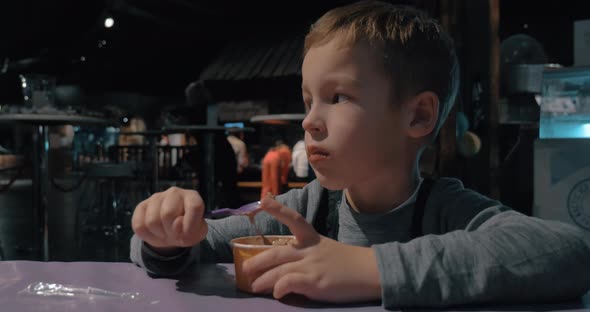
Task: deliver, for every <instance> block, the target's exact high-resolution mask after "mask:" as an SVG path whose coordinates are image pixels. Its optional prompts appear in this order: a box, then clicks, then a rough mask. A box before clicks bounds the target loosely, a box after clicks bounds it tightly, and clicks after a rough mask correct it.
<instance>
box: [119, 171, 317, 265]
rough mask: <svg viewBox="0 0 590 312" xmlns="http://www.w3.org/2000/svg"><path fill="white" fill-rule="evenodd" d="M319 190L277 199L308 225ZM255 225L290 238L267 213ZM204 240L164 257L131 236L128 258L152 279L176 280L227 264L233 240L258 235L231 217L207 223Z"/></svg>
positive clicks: (245, 220) (293, 192) (241, 219)
mask: <svg viewBox="0 0 590 312" xmlns="http://www.w3.org/2000/svg"><path fill="white" fill-rule="evenodd" d="M320 195H321V187H320V185H319V183H317V181H314V182H312V183H309V184H308V185H307V186H306V187H304V188H303V189H294V190H291V191H289V192H287V193H285V194H282V195H279V196H277V197H276V200H277V201H279V202H281V203H283V204H284V205H286V206H288V207H290V208H292V209H295V210H297V211H298V212H299V213H300V214H302V215H303V216H306V218H307V220H308V221H309V222H311V221H312V219H313V215H314V214H315V211H316V210H317V206H318V205H319V201H320ZM255 221H256V225H257V226H258V227H259V229H260V230H261V232H262V233H264V234H269V235H271V234H275V235H290V234H291V233H290V232H289V229H288V228H287V227H286V226H284V225H283V224H281V223H279V222H278V221H277V220H276V219H274V218H273V217H271V216H270V215H269V214H267V213H266V212H261V213H258V214H257V215H256V217H255ZM206 222H207V225H208V226H209V230H208V232H207V237H206V239H205V240H203V241H202V242H201V243H200V244H198V245H196V246H193V247H191V248H184V249H181V250H179V253H178V254H177V255H174V256H171V257H163V256H161V255H158V254H157V253H155V252H154V251H153V250H151V249H150V248H149V247H148V246H147V245H146V244H145V243H144V242H143V241H142V240H141V239H140V238H139V237H137V235H133V237H132V238H131V245H130V258H131V261H132V262H133V263H135V264H136V265H138V266H140V267H142V268H144V269H145V270H146V271H147V272H148V273H150V274H151V275H154V276H175V275H179V274H182V273H183V272H184V271H185V270H186V269H187V268H189V267H194V266H195V265H198V264H199V263H201V262H202V263H230V262H233V254H232V249H231V245H230V241H231V240H232V239H233V238H236V237H242V236H251V235H257V234H256V231H255V230H254V228H253V227H252V226H251V225H250V222H249V220H248V218H246V217H240V216H233V217H227V218H223V219H218V220H207V221H206Z"/></svg>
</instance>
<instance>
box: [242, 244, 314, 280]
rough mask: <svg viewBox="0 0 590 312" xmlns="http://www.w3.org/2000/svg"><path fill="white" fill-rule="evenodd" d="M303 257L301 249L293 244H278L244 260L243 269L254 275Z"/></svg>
mask: <svg viewBox="0 0 590 312" xmlns="http://www.w3.org/2000/svg"><path fill="white" fill-rule="evenodd" d="M301 258H302V255H301V253H300V251H299V250H298V249H296V248H293V247H292V246H276V247H274V248H270V249H269V250H267V251H265V252H262V253H260V254H258V255H256V256H254V257H252V258H250V259H248V260H246V261H244V266H243V269H244V272H245V273H246V274H250V275H252V274H256V273H257V272H264V271H267V270H269V269H271V268H274V267H276V266H278V265H281V264H284V263H287V262H293V261H297V260H300V259H301Z"/></svg>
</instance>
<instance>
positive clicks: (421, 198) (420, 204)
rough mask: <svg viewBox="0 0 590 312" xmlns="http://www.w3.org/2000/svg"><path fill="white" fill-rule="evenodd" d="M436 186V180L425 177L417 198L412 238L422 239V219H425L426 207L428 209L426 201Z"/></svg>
mask: <svg viewBox="0 0 590 312" xmlns="http://www.w3.org/2000/svg"><path fill="white" fill-rule="evenodd" d="M432 184H434V180H433V179H432V178H430V177H425V178H424V180H422V184H421V185H420V189H419V190H418V195H417V196H416V204H415V205H414V215H413V216H412V237H413V238H416V237H420V236H422V235H423V232H422V219H423V218H424V207H426V200H428V195H429V194H430V189H431V188H432Z"/></svg>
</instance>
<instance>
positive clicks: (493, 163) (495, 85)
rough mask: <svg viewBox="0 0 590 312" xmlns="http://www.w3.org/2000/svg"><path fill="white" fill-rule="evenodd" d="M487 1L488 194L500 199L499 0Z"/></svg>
mask: <svg viewBox="0 0 590 312" xmlns="http://www.w3.org/2000/svg"><path fill="white" fill-rule="evenodd" d="M488 1H489V16H490V20H489V40H490V55H489V72H490V80H489V102H488V105H489V106H488V128H489V141H490V142H489V145H490V149H489V163H490V176H489V179H490V196H491V197H492V198H495V199H500V147H499V144H498V143H499V142H498V136H499V103H500V32H499V27H500V0H488Z"/></svg>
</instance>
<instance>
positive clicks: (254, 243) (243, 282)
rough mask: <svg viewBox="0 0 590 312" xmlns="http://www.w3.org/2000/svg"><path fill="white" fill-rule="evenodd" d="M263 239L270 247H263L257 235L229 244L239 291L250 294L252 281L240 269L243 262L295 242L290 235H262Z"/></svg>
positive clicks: (240, 238)
mask: <svg viewBox="0 0 590 312" xmlns="http://www.w3.org/2000/svg"><path fill="white" fill-rule="evenodd" d="M264 237H265V238H267V239H268V240H269V241H270V242H271V244H270V245H265V244H264V243H263V241H262V237H261V236H259V235H257V236H245V237H239V238H234V239H232V240H231V242H230V243H231V246H232V250H233V254H234V265H235V271H236V284H237V286H238V289H240V290H241V291H245V292H249V293H251V292H252V282H253V281H251V280H250V279H249V278H248V277H247V276H246V275H245V274H244V270H243V269H242V265H243V263H244V261H246V260H247V259H250V258H251V257H253V256H255V255H257V254H259V253H261V252H263V251H265V250H269V249H270V248H273V247H276V246H285V245H288V244H290V243H292V242H294V241H295V236H292V235H264Z"/></svg>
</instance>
